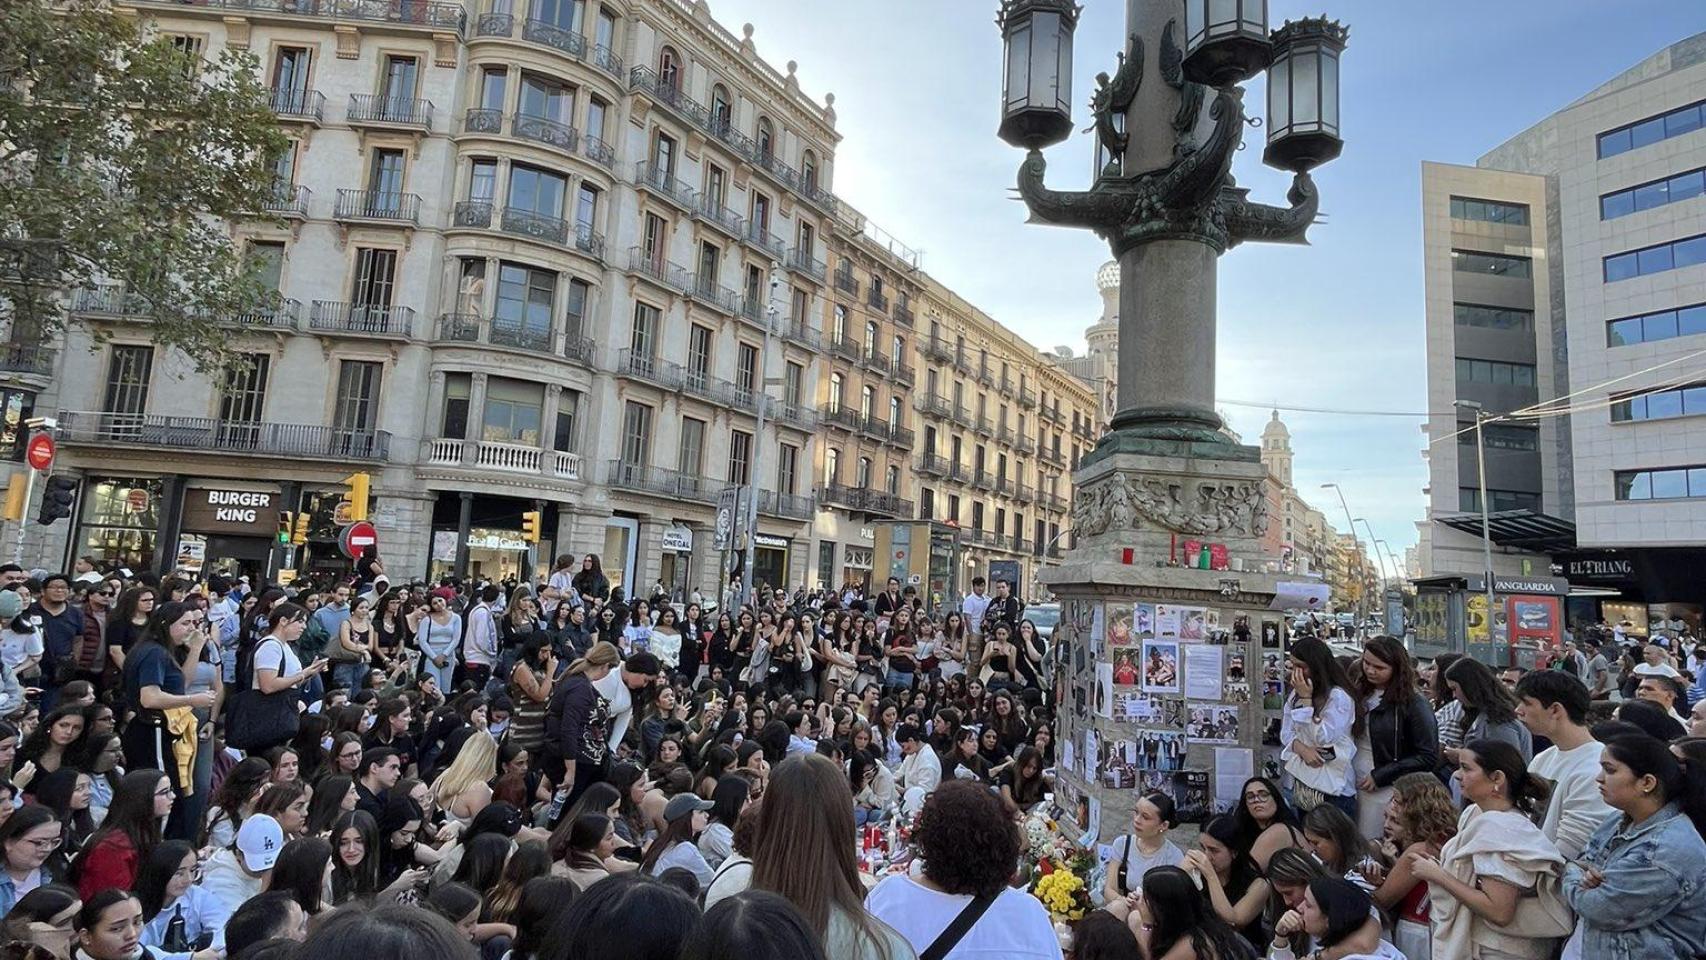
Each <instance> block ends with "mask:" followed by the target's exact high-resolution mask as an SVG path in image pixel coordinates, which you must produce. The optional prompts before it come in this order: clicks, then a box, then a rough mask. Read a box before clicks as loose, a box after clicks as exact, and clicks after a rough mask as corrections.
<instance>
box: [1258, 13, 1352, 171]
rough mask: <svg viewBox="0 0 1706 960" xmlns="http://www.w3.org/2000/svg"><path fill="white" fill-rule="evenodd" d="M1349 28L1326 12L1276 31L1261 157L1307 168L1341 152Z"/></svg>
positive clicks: (1286, 167)
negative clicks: (1342, 66)
mask: <svg viewBox="0 0 1706 960" xmlns="http://www.w3.org/2000/svg"><path fill="white" fill-rule="evenodd" d="M1349 36H1350V31H1348V30H1346V29H1345V27H1344V25H1343V24H1340V23H1339V22H1337V21H1334V20H1327V19H1325V18H1312V19H1307V20H1297V21H1292V22H1288V23H1286V25H1285V26H1283V27H1280V28H1279V29H1278V30H1275V31H1274V56H1273V63H1272V64H1271V65H1270V66H1269V67H1268V147H1267V150H1265V151H1264V152H1263V153H1262V162H1263V163H1266V164H1268V165H1269V166H1271V167H1278V168H1279V169H1281V170H1290V171H1292V172H1293V173H1303V172H1305V171H1308V170H1310V169H1312V168H1314V167H1317V166H1320V165H1321V164H1323V163H1326V162H1327V161H1329V160H1332V159H1333V158H1334V157H1337V156H1338V155H1339V151H1340V150H1342V149H1344V141H1343V140H1341V139H1339V55H1340V54H1342V53H1344V50H1345V41H1346V40H1347V39H1348V38H1349Z"/></svg>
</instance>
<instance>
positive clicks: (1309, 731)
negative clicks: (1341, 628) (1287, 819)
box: [1280, 637, 1358, 819]
mask: <svg viewBox="0 0 1706 960" xmlns="http://www.w3.org/2000/svg"><path fill="white" fill-rule="evenodd" d="M1286 665H1287V667H1288V668H1289V671H1290V675H1291V694H1290V695H1289V696H1287V697H1286V701H1285V712H1284V713H1283V714H1282V715H1281V717H1280V744H1281V750H1282V754H1283V756H1284V757H1285V771H1286V783H1287V786H1288V787H1289V788H1290V789H1291V792H1292V795H1293V796H1294V797H1298V798H1300V799H1302V798H1311V799H1313V798H1314V795H1316V794H1319V802H1324V803H1331V804H1332V805H1334V806H1336V807H1338V808H1339V809H1340V810H1343V811H1344V812H1345V814H1346V815H1347V816H1350V817H1352V818H1353V819H1354V818H1355V817H1356V815H1357V803H1356V796H1357V788H1356V773H1355V770H1354V769H1353V763H1352V761H1353V760H1354V759H1355V757H1356V741H1355V739H1354V736H1355V727H1356V726H1357V719H1358V717H1357V701H1356V700H1355V698H1354V697H1353V696H1352V694H1351V684H1350V678H1349V677H1347V676H1346V675H1345V670H1344V668H1343V667H1341V666H1340V665H1339V662H1338V661H1337V660H1335V659H1334V658H1333V651H1332V649H1331V648H1330V647H1328V646H1327V644H1326V643H1324V642H1322V641H1320V640H1317V639H1315V638H1314V637H1304V638H1302V639H1299V640H1297V641H1295V642H1294V643H1292V645H1291V652H1290V653H1288V654H1287V655H1286ZM1301 805H1302V806H1303V807H1306V808H1307V807H1313V806H1315V804H1314V803H1302V804H1301Z"/></svg>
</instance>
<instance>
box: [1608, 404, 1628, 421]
mask: <svg viewBox="0 0 1706 960" xmlns="http://www.w3.org/2000/svg"><path fill="white" fill-rule="evenodd" d="M1631 419H1633V415H1632V413H1631V411H1630V409H1629V401H1627V400H1618V401H1616V402H1614V403H1612V405H1611V422H1612V423H1626V422H1628V421H1629V420H1631Z"/></svg>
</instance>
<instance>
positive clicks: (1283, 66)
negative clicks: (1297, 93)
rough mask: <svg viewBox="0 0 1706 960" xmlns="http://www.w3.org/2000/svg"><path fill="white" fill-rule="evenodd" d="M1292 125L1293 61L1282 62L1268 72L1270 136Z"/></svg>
mask: <svg viewBox="0 0 1706 960" xmlns="http://www.w3.org/2000/svg"><path fill="white" fill-rule="evenodd" d="M1290 124H1291V61H1290V60H1280V61H1278V62H1276V63H1275V64H1274V65H1273V67H1272V68H1270V69H1269V70H1268V135H1269V136H1273V135H1275V133H1276V132H1277V131H1282V130H1284V129H1285V128H1286V127H1287V126H1290Z"/></svg>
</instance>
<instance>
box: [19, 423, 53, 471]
mask: <svg viewBox="0 0 1706 960" xmlns="http://www.w3.org/2000/svg"><path fill="white" fill-rule="evenodd" d="M53 454H54V443H53V437H52V435H50V434H46V433H38V434H36V435H35V436H33V437H31V438H30V443H29V446H28V447H26V448H25V449H24V460H25V461H26V462H27V463H29V465H30V466H31V467H34V468H35V469H37V470H40V471H42V472H43V473H46V472H47V468H49V467H51V466H53Z"/></svg>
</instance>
